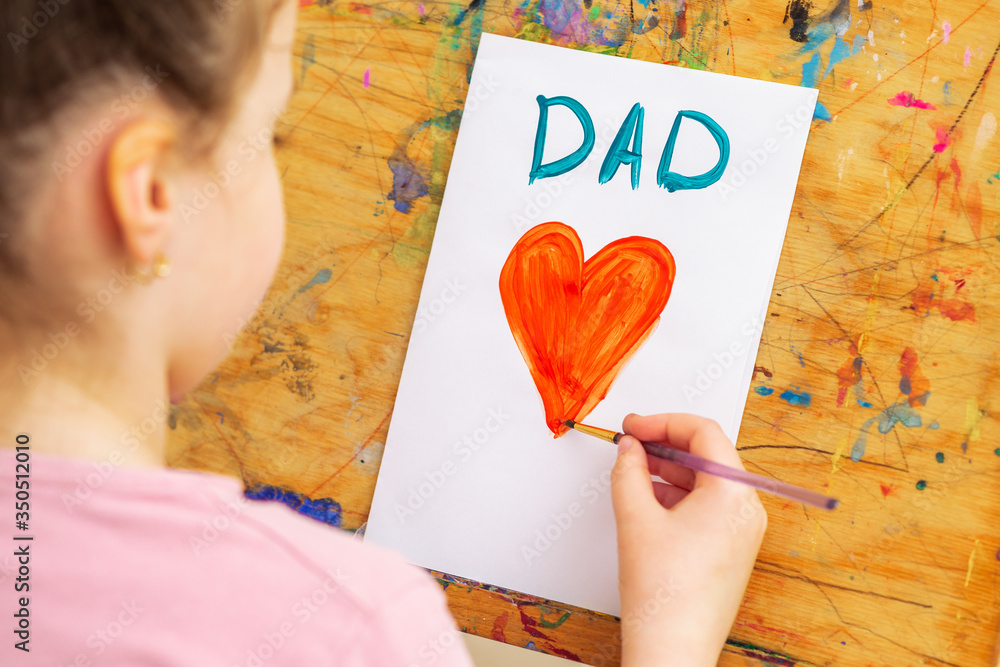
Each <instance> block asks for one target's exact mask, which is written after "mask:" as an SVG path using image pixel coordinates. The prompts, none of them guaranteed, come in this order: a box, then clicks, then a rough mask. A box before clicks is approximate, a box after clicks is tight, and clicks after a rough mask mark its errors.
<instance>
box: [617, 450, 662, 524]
mask: <svg viewBox="0 0 1000 667" xmlns="http://www.w3.org/2000/svg"><path fill="white" fill-rule="evenodd" d="M611 504H612V506H613V507H614V510H615V520H616V522H617V523H618V529H619V532H620V531H621V530H622V529H626V530H627V529H628V527H629V526H631V525H633V524H634V522H635V521H638V520H641V519H642V518H644V517H647V516H650V513H651V512H655V511H657V510H658V509H661V507H660V504H659V503H658V502H657V500H656V496H655V494H654V493H653V484H652V482H651V481H650V478H649V462H648V461H647V460H646V451H645V450H644V449H643V448H642V445H641V444H639V441H638V440H636V439H635V438H633V437H632V436H630V435H626V436H622V438H621V439H620V440H619V441H618V458H617V459H616V460H615V465H614V467H613V468H612V469H611Z"/></svg>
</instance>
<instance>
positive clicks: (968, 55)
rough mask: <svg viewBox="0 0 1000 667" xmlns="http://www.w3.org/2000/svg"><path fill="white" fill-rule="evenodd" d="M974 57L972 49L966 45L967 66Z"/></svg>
mask: <svg viewBox="0 0 1000 667" xmlns="http://www.w3.org/2000/svg"><path fill="white" fill-rule="evenodd" d="M971 57H972V49H970V48H969V47H965V66H966V67H968V66H969V58H971Z"/></svg>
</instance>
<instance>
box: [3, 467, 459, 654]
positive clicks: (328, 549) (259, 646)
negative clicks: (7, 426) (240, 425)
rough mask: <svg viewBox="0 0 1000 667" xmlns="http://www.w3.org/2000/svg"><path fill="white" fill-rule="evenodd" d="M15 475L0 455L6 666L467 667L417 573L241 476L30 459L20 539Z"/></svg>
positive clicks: (443, 612) (438, 597)
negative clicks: (257, 494)
mask: <svg viewBox="0 0 1000 667" xmlns="http://www.w3.org/2000/svg"><path fill="white" fill-rule="evenodd" d="M15 465H16V461H15V451H14V450H13V449H6V448H5V449H2V450H0V618H2V619H3V620H2V621H0V642H2V645H0V665H5V666H6V665H12V666H14V665H45V666H46V667H68V666H70V665H73V666H74V667H89V666H90V665H129V666H133V665H157V666H160V665H163V666H166V665H184V666H185V667H191V666H197V665H212V666H213V667H214V666H221V667H277V666H278V665H296V666H300V665H301V666H309V667H314V666H318V665H344V666H348V665H350V666H355V665H358V666H360V665H372V666H375V665H378V666H382V665H385V666H392V667H409V666H410V665H420V666H424V665H428V666H429V665H434V666H436V667H440V666H445V667H457V666H463V667H468V666H470V665H471V664H472V663H471V660H470V659H469V657H468V654H467V652H466V650H465V646H464V643H463V642H462V640H461V637H460V635H459V633H458V631H457V630H456V628H455V623H454V621H453V620H452V618H451V616H450V615H449V613H448V609H447V607H446V606H445V602H444V595H443V593H442V591H441V589H440V587H439V586H437V584H435V583H434V581H433V579H431V577H430V576H429V575H428V574H427V573H426V572H424V571H422V570H419V569H417V568H415V567H412V566H410V565H407V564H406V563H404V562H403V560H402V559H401V558H400V557H399V556H397V555H396V554H393V553H391V552H389V551H385V550H383V549H380V548H378V547H375V546H371V545H363V544H362V543H361V541H360V540H358V539H356V538H354V537H352V536H351V535H350V534H349V533H346V532H343V531H340V530H338V529H336V528H333V527H329V526H325V525H323V524H322V523H319V522H317V521H315V520H313V519H310V518H307V517H305V516H302V515H300V514H297V513H296V512H294V511H292V510H291V509H290V508H288V507H286V506H285V505H283V504H280V503H275V502H261V501H253V500H247V499H246V498H245V497H244V496H243V493H242V485H241V483H240V482H239V481H237V480H235V479H231V478H229V477H223V476H220V475H214V474H206V473H197V472H187V471H180V470H168V469H162V470H152V469H141V470H140V469H129V468H120V467H115V466H113V465H112V464H110V463H108V462H104V463H98V462H91V461H83V460H75V459H67V458H58V457H52V456H44V455H41V454H37V453H35V452H31V459H30V500H29V501H28V502H29V503H30V509H29V518H28V530H26V531H22V530H18V528H17V526H16V520H17V518H16V517H15V512H16V511H17V508H16V507H15V503H16V502H17V499H16V498H15V493H16V489H15V481H16V479H15V474H16V471H15ZM22 472H23V470H22ZM21 518H23V516H22V517H21ZM29 535H30V536H33V538H34V539H33V540H31V541H28V540H15V539H14V537H23V536H29ZM25 549H26V550H27V556H25V555H24V550H25ZM19 551H20V554H19V553H18V552H19ZM19 561H20V562H19ZM24 561H26V563H24ZM22 563H24V566H25V567H27V569H28V571H27V574H26V576H25V572H24V571H23V570H21V569H20V568H21V567H22ZM25 584H27V585H28V586H29V587H30V590H28V591H23V590H22V591H20V592H19V591H17V590H16V589H15V587H17V586H22V587H23V586H24V585H25ZM22 597H26V598H29V599H28V600H27V606H26V607H22V606H21V602H25V601H24V600H21V599H20V598H22ZM24 609H27V614H28V621H27V622H28V629H29V632H30V635H29V641H28V644H27V646H28V648H30V651H29V652H27V653H25V652H23V651H21V650H18V649H17V648H15V644H17V643H19V642H21V641H22V637H19V636H18V635H17V633H16V630H17V629H18V623H19V622H21V621H22V620H23V616H21V617H18V616H15V614H17V613H21V614H24Z"/></svg>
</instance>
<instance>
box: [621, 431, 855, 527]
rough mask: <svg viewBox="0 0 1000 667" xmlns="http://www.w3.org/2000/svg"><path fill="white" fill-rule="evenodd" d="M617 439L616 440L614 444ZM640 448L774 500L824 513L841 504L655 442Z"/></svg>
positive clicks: (813, 493) (812, 492) (660, 457)
mask: <svg viewBox="0 0 1000 667" xmlns="http://www.w3.org/2000/svg"><path fill="white" fill-rule="evenodd" d="M621 435H622V434H620V433H619V434H618V437H621ZM618 437H616V438H615V441H616V442H617V440H618ZM642 448H643V449H645V450H646V453H647V454H649V455H650V456H655V457H656V458H658V459H663V460H664V461H670V462H671V463H676V464H677V465H679V466H683V467H685V468H688V469H690V470H697V471H698V472H705V473H708V474H709V475H715V476H716V477H722V478H723V479H731V480H732V481H734V482H740V483H741V484H746V485H747V486H752V487H754V488H755V489H760V490H761V491H767V492H768V493H773V494H774V495H776V496H782V497H784V498H788V499H789V500H797V501H799V502H802V503H806V504H807V505H813V506H815V507H820V508H822V509H826V510H832V509H836V507H837V505H839V504H840V501H839V500H837V499H836V498H831V497H830V496H824V495H823V494H822V493H816V492H815V491H809V490H807V489H803V488H802V487H799V486H793V485H791V484H785V483H784V482H778V481H775V480H773V479H769V478H767V477H764V476H762V475H755V474H754V473H752V472H746V471H745V470H739V469H737V468H730V467H729V466H724V465H722V464H721V463H716V462H715V461H709V460H708V459H706V458H702V457H700V456H698V455H697V454H691V453H690V452H684V451H681V450H679V449H674V448H672V447H665V446H663V445H660V444H657V443H655V442H643V443H642Z"/></svg>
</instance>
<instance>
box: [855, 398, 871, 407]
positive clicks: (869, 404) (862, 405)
mask: <svg viewBox="0 0 1000 667" xmlns="http://www.w3.org/2000/svg"><path fill="white" fill-rule="evenodd" d="M858 405H860V406H861V407H863V408H870V407H871V406H872V404H871V403H869V402H868V401H862V400H861V399H860V398H859V399H858Z"/></svg>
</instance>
